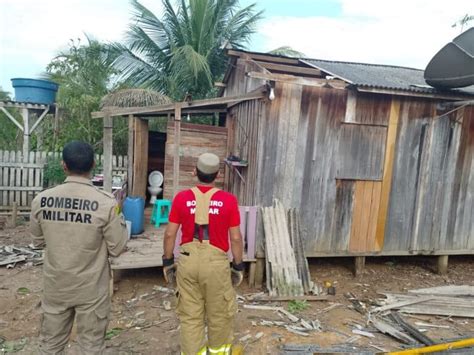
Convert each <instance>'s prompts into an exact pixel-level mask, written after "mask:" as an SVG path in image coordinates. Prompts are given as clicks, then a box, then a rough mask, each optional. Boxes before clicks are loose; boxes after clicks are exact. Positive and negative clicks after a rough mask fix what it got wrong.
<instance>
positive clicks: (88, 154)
mask: <svg viewBox="0 0 474 355" xmlns="http://www.w3.org/2000/svg"><path fill="white" fill-rule="evenodd" d="M63 161H64V163H65V164H66V166H67V168H68V170H69V171H70V172H71V173H75V174H85V173H88V172H90V171H91V170H92V167H93V166H94V150H93V149H92V146H91V145H90V144H88V143H85V142H80V141H72V142H69V143H68V144H66V145H65V146H64V149H63Z"/></svg>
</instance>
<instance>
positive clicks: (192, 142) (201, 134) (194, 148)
mask: <svg viewBox="0 0 474 355" xmlns="http://www.w3.org/2000/svg"><path fill="white" fill-rule="evenodd" d="M179 151H180V162H179V184H178V191H179V190H182V189H187V188H191V187H193V186H195V185H196V183H197V180H196V178H195V177H194V176H193V170H194V168H195V167H196V162H197V158H198V157H199V155H201V154H203V153H214V154H216V155H217V156H218V157H219V158H221V159H224V158H225V157H226V154H227V129H226V128H225V127H215V126H205V125H197V124H189V123H181V144H180V150H179ZM173 154H174V122H169V123H168V128H167V136H166V155H165V173H164V176H165V181H164V185H163V186H164V198H166V199H172V198H173V156H174V155H173ZM223 173H224V165H222V167H221V174H220V175H221V176H220V177H219V178H218V180H217V183H216V186H217V187H220V188H222V187H223V185H224V184H223V183H224V178H223V176H224V174H223Z"/></svg>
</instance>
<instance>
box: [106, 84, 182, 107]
mask: <svg viewBox="0 0 474 355" xmlns="http://www.w3.org/2000/svg"><path fill="white" fill-rule="evenodd" d="M171 102H173V101H172V100H171V99H170V98H169V97H168V96H166V95H163V94H161V93H159V92H157V91H153V90H147V89H123V90H117V91H114V92H111V93H110V94H107V95H105V96H104V97H103V98H102V100H101V102H100V108H101V109H103V108H104V107H145V106H152V105H162V104H169V103H171Z"/></svg>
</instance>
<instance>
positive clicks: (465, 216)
mask: <svg viewBox="0 0 474 355" xmlns="http://www.w3.org/2000/svg"><path fill="white" fill-rule="evenodd" d="M441 113H442V112H438V111H436V103H435V102H426V101H422V100H413V99H411V100H407V99H405V100H404V101H403V102H402V105H401V110H400V121H399V129H398V132H399V133H398V136H397V144H396V151H395V162H394V173H393V181H392V189H391V193H390V209H389V219H388V223H387V229H386V233H385V243H384V248H383V250H384V251H391V252H395V253H397V252H399V251H417V252H420V251H421V252H440V251H458V252H462V251H472V249H473V246H474V228H473V227H474V226H473V222H474V218H473V217H472V211H473V210H472V208H473V203H474V200H473V192H474V177H473V176H472V168H473V166H472V158H473V157H472V152H473V149H474V145H473V143H474V123H473V119H474V110H473V109H472V108H469V109H463V110H460V111H458V112H455V113H452V114H450V115H449V116H444V117H441V118H438V119H433V117H435V116H438V115H439V114H441Z"/></svg>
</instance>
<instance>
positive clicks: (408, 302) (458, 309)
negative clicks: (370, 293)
mask: <svg viewBox="0 0 474 355" xmlns="http://www.w3.org/2000/svg"><path fill="white" fill-rule="evenodd" d="M383 294H384V295H385V296H386V299H385V300H384V302H385V303H386V305H385V306H382V307H377V308H375V309H373V310H372V313H374V312H381V311H384V310H388V309H399V310H400V311H402V312H404V313H415V314H430V315H440V316H452V317H466V318H474V299H473V298H472V297H457V296H451V297H447V296H431V295H430V296H421V295H417V294H398V293H383Z"/></svg>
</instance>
